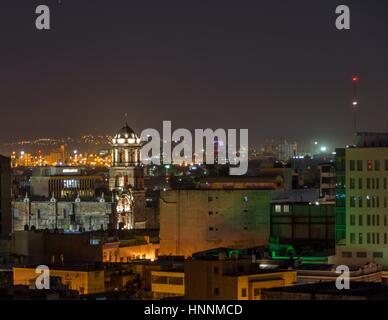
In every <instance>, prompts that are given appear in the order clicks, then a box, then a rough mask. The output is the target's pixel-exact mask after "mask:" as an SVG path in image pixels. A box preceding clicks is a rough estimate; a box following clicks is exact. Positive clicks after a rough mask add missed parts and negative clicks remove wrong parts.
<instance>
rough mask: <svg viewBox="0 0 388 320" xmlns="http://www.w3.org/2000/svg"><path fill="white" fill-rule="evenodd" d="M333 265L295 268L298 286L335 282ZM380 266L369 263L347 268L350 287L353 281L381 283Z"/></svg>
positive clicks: (335, 273) (335, 276) (306, 265)
mask: <svg viewBox="0 0 388 320" xmlns="http://www.w3.org/2000/svg"><path fill="white" fill-rule="evenodd" d="M336 267H337V266H336V265H333V264H317V263H314V264H302V265H299V266H297V267H296V268H295V271H296V272H297V277H298V284H306V283H317V282H324V281H329V282H330V281H336V279H337V278H338V273H337V272H336ZM381 269H382V268H381V266H379V265H376V264H373V263H370V264H367V265H364V266H362V267H358V266H349V277H348V279H349V281H350V283H351V285H352V284H353V282H355V281H364V282H381V281H382V272H381Z"/></svg>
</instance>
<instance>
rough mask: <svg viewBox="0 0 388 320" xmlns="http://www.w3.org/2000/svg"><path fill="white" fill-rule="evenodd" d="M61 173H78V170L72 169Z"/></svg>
mask: <svg viewBox="0 0 388 320" xmlns="http://www.w3.org/2000/svg"><path fill="white" fill-rule="evenodd" d="M62 173H78V169H72V168H71V169H70V168H68V169H63V170H62Z"/></svg>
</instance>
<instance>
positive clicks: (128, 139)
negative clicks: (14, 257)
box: [112, 124, 139, 144]
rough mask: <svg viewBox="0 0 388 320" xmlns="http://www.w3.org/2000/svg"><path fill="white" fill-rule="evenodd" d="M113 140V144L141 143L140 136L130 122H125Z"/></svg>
mask: <svg viewBox="0 0 388 320" xmlns="http://www.w3.org/2000/svg"><path fill="white" fill-rule="evenodd" d="M112 142H113V144H128V143H139V137H138V136H137V135H136V133H135V131H134V130H133V129H132V128H131V127H129V126H128V124H125V126H124V127H122V128H121V129H120V130H119V132H118V133H117V134H116V135H115V136H114V138H113V140H112Z"/></svg>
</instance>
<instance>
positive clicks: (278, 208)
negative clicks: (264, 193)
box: [275, 204, 282, 212]
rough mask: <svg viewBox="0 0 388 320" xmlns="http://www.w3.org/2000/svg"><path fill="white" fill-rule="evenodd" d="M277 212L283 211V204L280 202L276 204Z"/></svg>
mask: <svg viewBox="0 0 388 320" xmlns="http://www.w3.org/2000/svg"><path fill="white" fill-rule="evenodd" d="M275 212H282V206H281V205H280V204H276V205H275Z"/></svg>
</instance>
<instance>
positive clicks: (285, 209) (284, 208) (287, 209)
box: [283, 204, 290, 213]
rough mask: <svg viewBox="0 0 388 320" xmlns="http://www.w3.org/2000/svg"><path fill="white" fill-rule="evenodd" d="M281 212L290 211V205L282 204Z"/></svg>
mask: <svg viewBox="0 0 388 320" xmlns="http://www.w3.org/2000/svg"><path fill="white" fill-rule="evenodd" d="M283 212H285V213H288V212H290V206H289V205H288V204H285V205H284V206H283Z"/></svg>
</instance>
